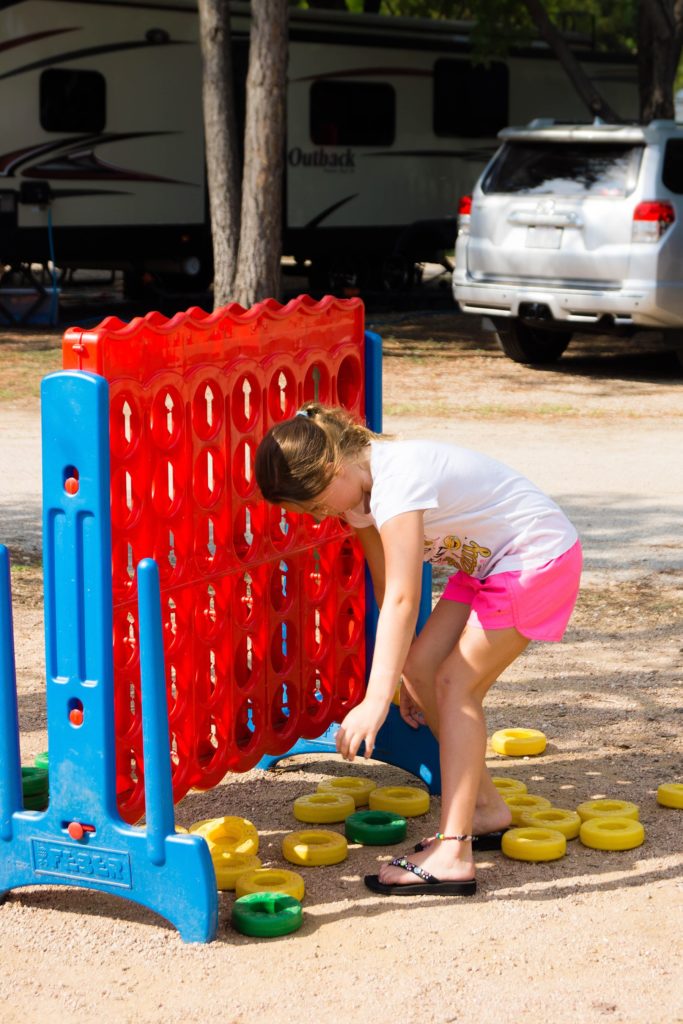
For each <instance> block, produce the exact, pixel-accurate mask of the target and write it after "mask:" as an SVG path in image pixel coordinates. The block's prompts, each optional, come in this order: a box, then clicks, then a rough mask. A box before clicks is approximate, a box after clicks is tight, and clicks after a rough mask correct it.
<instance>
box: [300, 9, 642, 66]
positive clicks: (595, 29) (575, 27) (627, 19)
mask: <svg viewBox="0 0 683 1024" xmlns="http://www.w3.org/2000/svg"><path fill="white" fill-rule="evenodd" d="M365 2H366V0H346V7H347V9H348V10H349V11H353V12H355V13H362V11H363V10H364V9H365ZM637 3H638V0H546V3H545V7H546V10H547V12H548V15H549V16H550V18H551V19H552V21H553V22H554V23H555V24H556V25H557V26H558V27H559V28H561V29H563V30H564V31H567V32H576V33H577V35H579V36H581V37H583V39H588V40H591V41H592V42H593V43H594V45H595V47H596V48H597V49H599V50H608V51H612V52H613V51H615V50H627V51H630V52H635V48H636V13H637ZM293 6H296V7H309V6H310V7H313V6H317V5H316V4H315V2H314V0H312V2H311V3H308V2H307V0H295V3H294V4H293ZM380 13H381V14H386V15H393V16H396V15H403V16H405V17H414V18H437V19H448V20H451V21H469V22H472V23H473V26H474V28H473V33H472V41H473V44H474V51H475V54H477V55H478V56H479V58H480V59H486V58H490V57H499V56H503V55H504V54H505V53H506V52H507V51H508V50H509V49H510V48H511V47H513V46H523V45H528V44H529V43H531V41H532V40H533V39H536V38H537V37H538V33H537V32H536V29H535V26H534V24H533V21H532V20H531V18H530V16H529V13H528V11H527V7H526V4H525V3H524V0H470V2H467V0H382V2H381V4H380Z"/></svg>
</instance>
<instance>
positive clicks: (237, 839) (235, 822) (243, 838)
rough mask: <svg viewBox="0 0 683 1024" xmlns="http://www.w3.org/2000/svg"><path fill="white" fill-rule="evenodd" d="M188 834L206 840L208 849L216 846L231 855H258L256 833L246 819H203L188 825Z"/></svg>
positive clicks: (229, 816) (230, 816) (232, 817)
mask: <svg viewBox="0 0 683 1024" xmlns="http://www.w3.org/2000/svg"><path fill="white" fill-rule="evenodd" d="M190 832H196V833H197V834H198V835H200V836H202V837H203V838H204V839H206V841H207V843H208V844H209V849H211V847H212V845H216V844H217V845H219V846H220V847H221V849H222V850H226V851H229V852H232V853H252V854H257V853H258V842H259V840H258V832H257V831H256V828H255V827H254V825H252V823H251V822H250V821H248V820H247V819H246V818H237V817H234V816H233V815H228V816H227V817H225V818H203V819H202V820H201V821H195V823H194V825H190Z"/></svg>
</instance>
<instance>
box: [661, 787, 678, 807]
mask: <svg viewBox="0 0 683 1024" xmlns="http://www.w3.org/2000/svg"><path fill="white" fill-rule="evenodd" d="M657 803H658V804H660V805H661V806H662V807H678V808H683V782H663V783H662V784H661V786H657Z"/></svg>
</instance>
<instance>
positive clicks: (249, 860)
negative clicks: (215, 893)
mask: <svg viewBox="0 0 683 1024" xmlns="http://www.w3.org/2000/svg"><path fill="white" fill-rule="evenodd" d="M211 860H212V861H213V869H214V871H215V872H216V885H217V887H218V889H219V890H220V891H221V892H227V891H228V890H229V889H234V888H235V883H236V882H237V879H238V878H239V877H240V875H243V874H245V872H247V871H256V870H257V869H258V868H260V867H261V859H260V858H259V857H255V856H254V854H253V853H232V852H231V851H230V850H223V849H221V847H220V846H214V847H213V848H212V849H211Z"/></svg>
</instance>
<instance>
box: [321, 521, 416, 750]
mask: <svg viewBox="0 0 683 1024" xmlns="http://www.w3.org/2000/svg"><path fill="white" fill-rule="evenodd" d="M380 537H381V542H382V550H383V554H384V567H385V582H384V595H383V601H382V607H381V610H380V614H379V622H378V624H377V634H376V638H375V653H374V657H373V659H372V668H371V670H370V678H369V680H368V687H367V691H366V694H365V697H364V699H363V700H362V701H361V703H360V704H359V705H358V706H357V707H355V708H353V709H352V710H351V711H350V712H349V713H348V715H347V716H346V717H345V719H344V721H343V722H342V724H341V727H340V729H339V733H338V734H337V749H338V750H339V752H340V753H341V754H342V755H343V756H344V757H345V758H347V759H348V760H353V758H354V757H355V755H356V753H357V752H358V748H359V747H360V745H361V743H362V742H365V756H366V757H370V756H371V755H372V751H373V748H374V745H375V737H376V735H377V732H378V731H379V728H380V726H381V725H382V723H383V722H384V719H385V718H386V716H387V714H388V711H389V705H390V703H391V698H392V696H393V694H394V691H395V689H396V682H397V680H398V678H399V676H400V674H401V671H402V669H403V665H404V664H405V660H406V657H407V655H408V649H409V648H410V645H411V643H412V640H413V634H414V632H415V625H416V623H417V616H418V612H419V606H420V591H421V586H422V555H423V549H424V528H423V522H422V512H404V513H403V514H402V515H400V516H396V517H395V518H394V519H390V520H389V521H388V522H387V523H385V524H384V526H383V527H382V530H381V533H380ZM361 543H362V541H361ZM364 550H365V548H364ZM370 571H371V572H372V568H371V570H370Z"/></svg>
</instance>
